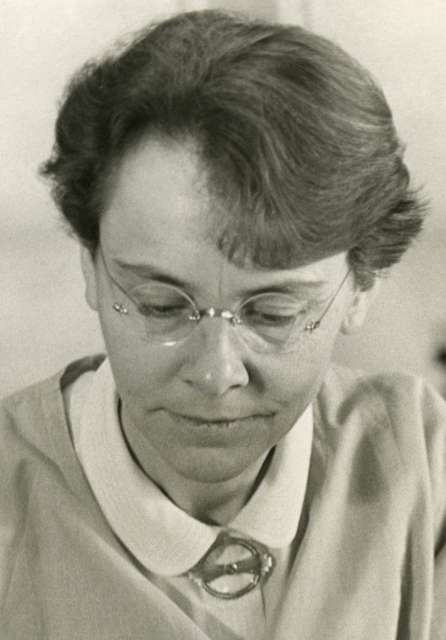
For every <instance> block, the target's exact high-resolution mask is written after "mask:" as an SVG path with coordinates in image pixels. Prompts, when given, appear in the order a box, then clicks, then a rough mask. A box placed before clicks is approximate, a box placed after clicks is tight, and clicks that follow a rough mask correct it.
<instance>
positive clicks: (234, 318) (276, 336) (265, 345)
mask: <svg viewBox="0 0 446 640" xmlns="http://www.w3.org/2000/svg"><path fill="white" fill-rule="evenodd" d="M99 251H100V254H101V258H102V262H103V265H104V268H105V272H106V274H107V276H108V278H109V280H110V281H111V282H112V283H113V284H114V285H115V287H116V288H117V289H119V291H120V292H121V293H122V294H123V295H124V296H125V297H126V298H127V299H128V300H130V301H131V302H132V303H133V305H134V306H135V308H136V310H137V312H138V316H139V318H140V320H141V321H142V324H143V326H144V331H145V333H146V335H147V337H148V338H149V339H150V340H152V341H154V342H156V343H159V344H164V345H166V346H171V345H175V344H177V343H179V342H182V341H183V340H185V339H186V338H187V337H188V336H190V334H191V333H192V331H193V330H194V328H195V327H196V326H197V325H198V323H199V322H200V321H201V320H202V319H203V318H206V317H207V318H223V319H224V320H227V321H228V322H229V323H230V324H231V325H232V326H233V327H235V328H236V329H237V330H238V332H239V334H240V336H241V337H242V339H243V341H244V342H245V344H246V345H247V346H248V347H249V348H251V349H253V350H254V351H257V352H261V353H264V352H276V353H277V352H278V353H283V352H287V351H293V350H295V349H296V348H297V345H298V344H299V339H300V338H301V337H302V335H303V334H304V333H312V332H313V331H315V330H316V329H317V328H318V327H319V326H320V324H321V322H322V320H323V319H324V317H325V316H326V315H327V313H328V311H329V310H330V308H331V306H332V305H333V303H334V301H335V299H336V297H337V296H338V294H339V292H340V291H341V289H342V287H343V285H344V283H345V281H346V280H347V277H348V275H349V273H350V271H347V273H346V274H345V276H344V278H343V279H342V282H341V284H340V285H339V286H338V288H337V289H336V291H335V293H334V294H333V296H332V297H331V298H330V299H329V301H328V303H327V305H326V306H325V308H324V310H323V311H322V313H321V315H320V316H319V317H318V319H317V320H311V319H310V314H311V312H312V310H313V307H314V305H315V302H314V301H309V300H301V299H298V298H296V297H294V296H292V295H289V294H286V293H274V292H271V293H259V294H256V295H253V296H251V297H249V298H247V299H246V300H244V301H242V302H241V303H240V304H239V305H238V306H237V307H236V308H235V309H234V310H230V309H220V308H216V307H209V308H208V309H199V308H198V306H197V304H196V303H195V302H194V300H193V299H192V298H191V297H190V296H189V295H188V294H187V293H185V291H183V290H182V289H179V288H178V287H176V286H173V285H170V284H165V283H162V282H154V281H153V282H147V283H144V284H140V285H137V286H135V287H134V288H133V289H132V290H131V291H130V292H129V291H126V290H125V289H124V288H123V287H122V286H121V285H120V284H119V282H118V281H117V280H116V279H115V278H114V277H113V275H112V274H111V273H110V271H109V268H108V266H107V262H106V260H105V257H104V254H103V252H102V248H101V247H100V248H99ZM112 306H113V309H114V310H115V311H117V312H118V313H120V314H122V315H128V314H129V313H130V311H129V308H128V306H127V305H126V304H124V303H122V302H114V303H113V305H112Z"/></svg>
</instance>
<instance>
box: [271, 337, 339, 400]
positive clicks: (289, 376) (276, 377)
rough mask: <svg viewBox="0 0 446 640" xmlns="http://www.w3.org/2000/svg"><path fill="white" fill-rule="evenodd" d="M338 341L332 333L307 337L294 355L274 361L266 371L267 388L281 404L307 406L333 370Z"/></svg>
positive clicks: (283, 355) (289, 354) (285, 355)
mask: <svg viewBox="0 0 446 640" xmlns="http://www.w3.org/2000/svg"><path fill="white" fill-rule="evenodd" d="M334 342H335V338H334V337H333V334H331V333H329V332H326V333H325V332H324V333H322V332H320V333H319V334H318V333H317V332H316V333H315V334H314V335H313V336H311V335H310V336H305V340H304V341H303V342H302V345H301V347H300V348H299V349H298V350H297V351H296V352H294V353H285V354H282V355H281V356H276V357H275V358H271V360H270V361H269V363H268V364H266V365H265V366H264V368H263V371H264V372H265V374H264V387H265V389H266V390H267V392H268V393H270V394H271V395H273V396H274V397H275V398H276V399H277V400H279V401H280V402H281V403H284V404H288V403H292V404H293V403H295V402H297V401H299V402H304V403H307V402H308V401H309V400H311V399H312V398H313V397H314V395H315V394H316V393H317V392H318V390H319V387H320V385H321V384H322V382H323V379H324V376H325V373H326V371H327V369H328V367H329V366H330V361H331V355H332V352H333V348H334Z"/></svg>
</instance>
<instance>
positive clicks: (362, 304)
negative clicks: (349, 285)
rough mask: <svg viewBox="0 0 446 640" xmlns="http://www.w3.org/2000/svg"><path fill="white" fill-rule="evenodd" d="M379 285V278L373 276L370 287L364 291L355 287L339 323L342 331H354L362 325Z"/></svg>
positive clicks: (345, 332) (347, 332) (346, 332)
mask: <svg viewBox="0 0 446 640" xmlns="http://www.w3.org/2000/svg"><path fill="white" fill-rule="evenodd" d="M380 286H381V281H380V280H379V278H375V281H374V283H373V285H372V286H371V287H370V289H366V290H365V291H364V290H362V289H359V288H357V289H356V290H355V291H354V292H353V298H352V300H351V302H350V306H349V307H348V309H347V311H346V313H345V316H344V319H343V321H342V324H341V332H342V333H344V334H349V333H355V331H357V330H358V329H360V327H362V325H363V324H364V321H365V319H366V317H367V313H368V311H369V308H370V306H371V304H372V302H373V300H374V299H375V297H376V296H377V294H378V291H379V289H380Z"/></svg>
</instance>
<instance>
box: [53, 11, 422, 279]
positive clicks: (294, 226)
mask: <svg viewBox="0 0 446 640" xmlns="http://www.w3.org/2000/svg"><path fill="white" fill-rule="evenodd" d="M150 135H154V136H156V137H157V138H159V137H160V136H161V137H164V138H165V139H169V140H174V141H179V142H180V143H181V142H185V141H186V140H192V141H193V142H194V146H195V148H196V149H197V151H198V155H199V158H200V160H201V166H203V167H204V169H205V175H206V178H207V185H208V189H209V193H210V194H212V195H213V196H215V197H216V198H218V201H219V203H222V204H223V205H224V206H223V207H218V208H217V209H218V211H219V212H220V213H219V215H220V218H219V219H218V220H217V224H216V225H215V228H216V229H217V230H218V233H216V238H215V241H216V243H217V246H218V247H219V249H220V250H221V251H222V252H223V253H224V254H225V255H226V256H227V258H228V259H229V260H231V261H233V262H236V263H243V261H244V260H246V259H249V260H250V261H251V263H253V264H254V265H256V266H258V267H259V268H277V269H281V268H292V267H295V266H298V265H301V264H305V263H309V262H312V261H315V260H318V259H321V258H323V257H327V256H329V255H333V254H335V253H338V252H341V251H346V252H347V255H348V260H349V263H350V265H351V268H352V270H353V272H354V273H355V275H356V278H357V282H358V284H359V286H361V287H362V288H364V289H366V288H368V287H370V286H371V284H372V283H373V281H374V278H375V277H376V276H377V275H379V274H381V273H382V272H383V271H385V270H387V269H388V268H389V267H391V266H392V265H393V264H395V263H396V262H398V260H399V259H400V258H401V256H402V254H403V253H404V252H405V250H406V249H407V248H408V246H409V245H410V243H411V241H412V239H413V238H414V237H415V236H416V235H417V233H418V232H419V231H420V229H421V226H422V220H423V213H424V206H423V204H422V203H421V202H420V198H419V195H418V192H416V191H415V190H414V189H412V188H411V187H410V184H409V173H408V170H407V168H406V166H405V164H404V162H403V152H402V146H401V143H400V141H399V139H398V136H397V133H396V131H395V127H394V124H393V120H392V114H391V111H390V109H389V107H388V104H387V102H386V99H385V97H384V95H383V93H382V91H381V89H380V88H379V86H378V85H377V83H376V82H375V81H374V79H373V78H372V77H371V75H370V74H369V73H368V72H367V71H366V70H365V69H364V68H363V67H362V66H360V65H359V64H358V63H357V62H356V61H355V60H354V59H352V58H351V57H350V56H349V55H348V54H346V53H345V52H344V51H343V50H342V49H341V48H340V47H338V46H337V45H335V44H333V43H332V42H330V41H328V40H327V39H325V38H323V37H320V36H318V35H315V34H314V33H311V32H309V31H307V30H305V29H303V28H302V27H300V26H290V25H279V24H271V23H268V22H265V21H261V20H253V19H250V18H248V17H246V16H243V15H239V14H234V13H227V12H222V11H195V12H186V13H182V14H178V15H175V16H173V17H172V18H169V19H167V20H165V21H163V22H160V23H156V24H153V25H150V26H149V27H147V28H145V29H144V30H142V31H140V32H138V33H137V34H136V35H134V36H133V37H132V40H131V41H130V42H127V43H126V44H125V45H123V44H121V45H120V46H119V47H118V48H116V49H113V50H112V51H111V52H109V53H108V54H106V55H105V56H103V57H102V58H100V59H97V60H93V61H89V62H87V63H86V65H84V66H83V67H82V68H81V69H80V71H79V72H78V73H77V74H76V75H75V76H74V77H73V79H72V80H71V82H70V83H69V85H68V87H67V89H66V92H65V95H64V98H63V101H62V104H61V107H60V111H59V115H58V119H57V123H56V138H55V144H54V148H53V152H52V155H51V157H50V158H49V160H47V161H46V163H45V164H44V165H42V168H41V173H42V174H43V175H44V176H46V177H48V178H50V179H51V180H52V183H53V190H52V192H53V197H54V199H55V202H56V204H57V205H58V207H59V208H60V210H61V212H62V214H63V216H64V218H65V219H66V221H68V223H69V225H70V227H71V229H72V230H73V231H74V232H75V234H76V235H77V236H78V238H79V239H80V240H81V242H82V243H83V244H84V245H85V246H87V247H88V248H89V249H90V250H91V251H92V252H94V250H95V248H96V246H97V244H98V241H99V222H100V217H101V214H102V212H103V211H104V210H105V209H106V205H107V179H108V177H109V176H110V174H111V172H112V169H113V168H114V167H116V166H117V163H119V160H120V159H121V158H122V157H123V154H124V153H125V151H126V150H127V149H128V148H129V147H131V145H132V144H135V143H136V141H137V140H138V139H140V138H141V137H143V136H150ZM216 215H217V214H216Z"/></svg>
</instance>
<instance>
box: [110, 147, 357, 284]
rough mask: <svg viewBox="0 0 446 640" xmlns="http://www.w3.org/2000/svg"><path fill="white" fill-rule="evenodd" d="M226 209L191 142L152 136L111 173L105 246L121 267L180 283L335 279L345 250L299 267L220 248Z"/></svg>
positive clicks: (133, 149) (257, 282) (269, 282)
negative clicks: (269, 265) (239, 262)
mask: <svg viewBox="0 0 446 640" xmlns="http://www.w3.org/2000/svg"><path fill="white" fill-rule="evenodd" d="M224 216H225V211H224V207H223V206H222V204H221V203H218V202H216V200H215V198H212V197H211V196H210V194H209V191H208V189H207V184H206V173H205V171H204V169H203V167H202V165H201V162H200V159H199V156H198V153H197V151H196V149H195V148H194V145H193V143H192V142H188V141H186V142H184V143H179V142H171V141H166V140H162V139H156V138H147V139H145V140H144V141H141V142H140V143H139V144H138V145H137V146H136V147H134V148H132V149H131V150H130V151H128V152H127V153H126V155H125V156H124V157H123V159H122V161H121V163H120V164H119V166H117V167H116V168H115V170H114V172H113V175H112V176H111V180H110V191H109V197H108V204H107V207H106V210H105V212H104V215H103V217H102V220H101V244H102V245H103V247H104V250H105V252H106V254H107V256H108V257H109V258H110V259H111V260H114V261H115V263H117V264H118V265H138V266H139V267H140V268H139V270H136V271H135V272H138V273H143V267H144V265H145V264H147V265H150V266H151V267H154V268H155V269H156V270H157V271H158V272H164V273H166V274H168V275H171V276H173V277H175V278H177V279H179V280H181V281H185V282H191V283H196V282H199V283H200V286H201V285H202V286H203V288H209V289H212V287H213V286H214V285H215V284H216V283H218V285H219V287H220V288H221V286H222V282H223V281H224V282H230V283H234V286H235V287H239V288H247V289H248V288H249V287H250V286H252V288H255V287H262V286H263V285H265V286H266V285H267V284H275V283H276V281H277V282H279V281H282V280H283V279H287V280H290V279H293V278H296V279H298V280H299V281H301V282H302V283H306V282H307V283H312V282H316V281H319V282H321V281H324V279H325V280H330V274H331V272H332V271H333V270H334V271H335V272H338V271H339V269H338V267H339V265H345V259H344V257H343V256H332V257H331V258H327V259H324V260H319V261H318V262H315V263H311V264H306V265H303V266H302V267H298V268H295V269H286V270H284V269H281V270H265V269H259V268H256V267H254V266H252V265H250V264H245V265H244V266H243V267H240V266H236V265H234V264H232V263H230V262H228V261H227V260H226V258H225V257H224V255H223V254H222V253H221V252H220V251H219V250H218V249H217V247H216V243H215V239H214V238H215V233H214V230H215V228H216V226H217V225H219V221H221V219H222V218H224Z"/></svg>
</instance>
